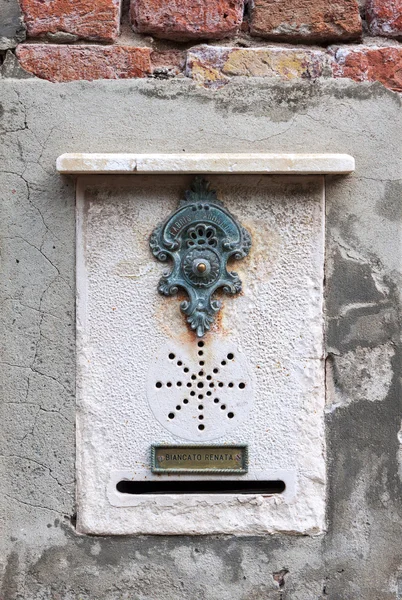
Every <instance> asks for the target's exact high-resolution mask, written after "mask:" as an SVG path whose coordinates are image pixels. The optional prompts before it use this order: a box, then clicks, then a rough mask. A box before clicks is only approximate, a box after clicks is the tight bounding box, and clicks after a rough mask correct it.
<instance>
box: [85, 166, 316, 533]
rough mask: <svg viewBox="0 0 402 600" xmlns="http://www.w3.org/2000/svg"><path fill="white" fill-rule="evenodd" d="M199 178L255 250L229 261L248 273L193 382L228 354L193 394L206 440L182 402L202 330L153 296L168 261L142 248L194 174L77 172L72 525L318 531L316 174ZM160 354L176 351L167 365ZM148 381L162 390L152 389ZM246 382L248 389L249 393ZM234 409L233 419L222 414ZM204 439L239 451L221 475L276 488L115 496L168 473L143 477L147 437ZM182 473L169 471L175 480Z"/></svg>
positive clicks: (111, 529)
mask: <svg viewBox="0 0 402 600" xmlns="http://www.w3.org/2000/svg"><path fill="white" fill-rule="evenodd" d="M207 179H208V180H209V181H210V183H211V187H212V188H214V189H216V190H217V192H218V197H219V198H220V199H221V200H222V201H223V202H224V204H225V206H226V208H227V209H229V210H230V211H231V212H232V213H233V214H234V215H235V216H236V218H237V219H238V220H239V221H240V222H241V223H242V225H244V226H245V227H246V228H247V229H248V230H249V231H250V233H251V235H252V238H253V246H252V250H251V252H250V255H249V256H248V257H247V258H246V259H244V260H242V261H237V262H235V263H234V264H233V267H232V268H233V269H234V270H236V271H237V272H238V273H239V275H240V277H241V280H242V281H243V292H242V293H241V294H240V295H239V296H237V297H230V298H229V297H227V296H225V295H222V297H221V299H222V300H223V308H222V310H221V313H220V316H219V318H218V319H217V322H216V323H215V324H214V325H213V327H212V329H211V331H210V332H209V333H208V334H207V335H206V336H205V338H204V341H205V346H204V347H203V351H204V358H205V365H204V366H203V369H205V374H204V375H199V379H197V381H204V382H206V381H207V380H206V374H207V371H208V373H209V372H213V368H214V366H215V365H217V364H218V363H221V362H222V360H225V358H224V357H225V356H226V357H227V356H228V355H229V354H230V355H231V354H233V356H234V358H233V359H230V360H229V361H228V360H227V361H226V362H227V363H229V364H226V365H222V369H223V368H224V369H225V370H222V373H218V374H215V375H216V381H215V380H214V386H215V387H214V388H213V394H211V396H208V397H207V396H206V395H205V397H204V398H203V399H202V402H203V404H205V405H207V399H208V402H209V404H208V405H207V408H205V430H204V432H205V433H204V432H200V431H199V430H198V429H197V428H196V427H192V426H191V424H190V423H191V419H193V420H195V421H196V419H197V410H198V408H197V404H195V400H194V401H192V402H193V403H192V404H191V402H189V403H188V404H186V405H184V404H183V400H184V399H185V398H186V397H187V396H186V395H184V393H183V392H182V389H183V388H184V384H186V388H187V383H188V382H191V381H194V380H191V374H192V372H193V371H194V372H195V364H196V359H197V353H196V350H197V349H198V347H197V342H198V339H197V338H196V336H195V335H194V333H193V332H191V331H190V330H189V329H188V328H187V326H186V324H185V320H184V317H183V315H182V314H181V313H180V308H179V305H180V299H182V298H175V297H173V298H166V297H162V296H160V295H159V294H158V292H157V283H158V280H159V278H160V276H161V274H162V271H163V270H164V269H166V265H162V264H160V263H158V262H157V261H156V260H155V259H154V258H153V256H152V254H151V252H150V250H149V245H148V244H149V235H150V233H151V232H152V230H153V229H154V227H155V226H156V225H157V224H159V223H160V222H161V221H163V220H164V219H165V218H166V217H167V216H168V215H169V214H170V213H171V212H172V211H173V210H174V209H175V208H176V207H177V205H178V201H179V199H181V198H183V195H184V191H185V190H186V189H188V187H189V185H190V183H191V180H192V176H188V175H181V176H158V177H155V176H152V177H151V176H141V175H138V176H137V177H136V178H135V179H133V178H131V177H122V176H103V177H102V176H98V177H96V178H94V177H87V178H80V179H79V182H78V194H77V294H78V303H77V309H78V310H77V313H78V314H77V353H78V358H77V360H78V384H77V401H78V407H77V445H78V450H77V469H78V529H79V531H81V532H87V533H94V534H141V533H144V534H152V533H155V534H207V533H227V534H231V533H235V534H239V535H248V534H257V535H263V534H265V533H275V532H294V533H301V534H306V533H307V534H312V535H313V534H318V533H320V532H322V531H323V530H324V527H325V521H324V514H325V444H324V423H323V414H324V404H325V397H324V396H325V390H324V369H323V327H322V297H323V289H322V286H323V264H324V226H323V225H324V178H323V177H320V176H315V177H306V176H304V177H300V176H299V177H279V176H275V177H273V176H238V175H232V176H231V177H227V176H224V175H219V176H217V175H214V176H212V175H211V176H208V177H207ZM170 353H171V354H174V355H175V358H174V359H169V354H170ZM178 361H180V362H182V363H183V364H182V365H177V362H178ZM184 363H186V364H188V365H189V372H188V373H184V371H183V377H181V376H180V379H179V378H178V377H177V378H176V379H175V380H174V383H175V387H174V391H172V389H171V388H173V385H172V386H171V387H170V388H168V387H167V386H166V384H167V382H168V381H171V382H172V384H173V379H174V375H175V370H176V369H178V370H180V369H181V368H183V369H184ZM184 375H185V376H186V378H185V377H184ZM188 376H189V377H190V379H188ZM218 376H219V377H221V380H222V382H223V383H224V386H223V389H224V392H225V395H224V396H223V395H222V397H221V398H219V400H220V405H222V404H225V407H226V408H225V409H224V410H223V409H221V408H219V409H217V410H218V415H219V416H216V418H214V414H215V413H214V410H215V406H216V405H215V404H214V403H213V400H214V398H215V397H216V396H217V394H218V392H219V390H221V388H219V386H218V382H219V381H220V379H218ZM158 381H161V382H162V383H163V385H164V386H165V387H163V389H164V390H165V391H166V394H164V395H159V396H158V395H157V394H156V387H155V384H156V383H157V382H158ZM177 381H181V383H182V385H181V386H177V385H176V383H177ZM208 381H211V380H208ZM230 382H233V384H234V386H233V388H229V383H230ZM241 382H245V383H246V388H245V389H246V390H247V393H246V396H244V395H243V392H244V391H245V390H244V388H243V389H240V388H239V383H241ZM235 386H237V387H236V388H235ZM234 388H235V389H236V392H235V393H233V394H230V389H234ZM187 389H193V388H187ZM197 389H198V388H197ZM204 389H206V388H204ZM208 389H209V388H208ZM211 389H212V388H211ZM240 392H241V393H240ZM222 394H223V392H222ZM196 401H197V402H198V398H196ZM176 403H177V404H176ZM180 403H181V408H180V410H179V411H176V412H178V413H180V419H181V420H180V419H179V415H178V414H176V415H175V417H174V419H173V420H172V419H169V417H168V415H169V412H171V411H173V412H175V406H177V405H179V404H180ZM229 403H231V404H230V412H233V413H234V417H233V418H229V417H228V416H227V414H228V412H229ZM187 408H188V411H187V414H186V416H184V417H182V415H183V414H184V409H187ZM207 415H208V417H207ZM203 440H205V442H206V443H215V444H221V445H223V444H225V443H227V444H248V446H249V471H248V473H247V474H246V475H231V476H227V475H226V476H225V478H226V479H227V478H229V479H239V480H242V479H246V480H247V479H250V480H263V479H266V478H269V479H273V480H277V479H281V480H282V481H284V482H285V484H286V490H285V492H284V493H282V494H271V495H269V494H268V495H258V494H235V493H232V494H195V495H190V494H170V495H161V494H152V495H141V496H139V495H127V494H122V493H120V492H118V491H117V490H116V484H117V483H118V481H119V480H120V478H121V479H129V480H130V479H131V480H133V481H139V480H145V479H159V480H160V479H161V478H162V479H166V478H168V477H169V476H167V475H162V476H161V475H153V474H152V473H151V471H150V447H151V444H154V443H161V444H186V443H187V444H188V443H198V444H199V443H202V442H203ZM210 440H212V442H211V441H210ZM191 477H192V476H190V475H181V476H177V475H175V476H173V475H171V476H170V477H169V480H170V481H172V480H174V479H186V480H191ZM200 477H201V476H197V479H198V480H199V479H200ZM203 477H205V478H208V479H216V478H219V477H218V476H216V475H208V476H203Z"/></svg>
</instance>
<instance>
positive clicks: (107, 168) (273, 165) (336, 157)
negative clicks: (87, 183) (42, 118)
mask: <svg viewBox="0 0 402 600" xmlns="http://www.w3.org/2000/svg"><path fill="white" fill-rule="evenodd" d="M56 167H57V170H58V171H59V173H71V174H81V175H82V174H91V173H97V174H100V173H115V174H117V173H122V174H125V173H126V174H128V173H131V174H134V175H136V174H138V173H140V174H141V173H143V174H144V173H154V174H157V173H158V174H167V173H237V174H239V173H244V174H249V173H270V174H281V173H286V174H295V173H301V174H303V175H309V174H321V175H324V174H330V173H332V174H344V175H345V174H347V173H352V172H353V171H354V170H355V160H354V158H353V157H352V156H350V155H349V154H326V153H325V154H324V153H323V154H282V153H278V154H264V153H262V152H259V153H244V154H229V153H221V154H212V153H208V154H183V153H182V154H121V153H119V154H104V153H93V154H90V153H87V154H85V153H78V152H77V153H70V154H62V155H61V156H59V157H58V159H57V163H56Z"/></svg>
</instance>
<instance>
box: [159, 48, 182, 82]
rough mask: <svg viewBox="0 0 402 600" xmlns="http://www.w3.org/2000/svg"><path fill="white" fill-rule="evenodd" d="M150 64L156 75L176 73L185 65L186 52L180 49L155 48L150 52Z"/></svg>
mask: <svg viewBox="0 0 402 600" xmlns="http://www.w3.org/2000/svg"><path fill="white" fill-rule="evenodd" d="M151 64H152V72H153V74H154V75H156V76H160V77H163V76H164V75H165V76H166V77H169V76H174V75H178V74H179V73H182V72H183V71H184V67H185V66H186V53H185V52H184V51H181V50H160V51H158V50H155V51H153V52H152V53H151Z"/></svg>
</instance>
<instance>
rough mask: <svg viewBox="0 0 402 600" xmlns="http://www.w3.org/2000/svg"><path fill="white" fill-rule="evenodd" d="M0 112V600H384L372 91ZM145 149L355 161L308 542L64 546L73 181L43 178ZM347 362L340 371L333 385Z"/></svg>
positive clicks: (16, 97)
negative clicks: (83, 155)
mask: <svg viewBox="0 0 402 600" xmlns="http://www.w3.org/2000/svg"><path fill="white" fill-rule="evenodd" d="M0 101H1V105H2V111H0V112H1V113H2V119H1V123H2V127H3V128H4V135H3V139H4V143H3V146H2V150H1V151H2V153H3V156H2V159H1V162H0V164H1V169H2V184H1V188H0V189H1V190H2V195H3V202H2V205H1V206H2V218H1V220H0V223H1V240H2V241H1V244H2V268H3V273H2V283H1V295H2V302H3V310H2V314H1V319H2V326H3V328H4V330H5V332H6V345H5V349H6V351H5V356H4V358H3V359H2V360H3V361H4V362H3V365H2V366H3V372H2V378H1V379H2V383H3V385H4V393H3V394H2V395H3V397H4V398H5V401H6V403H5V408H4V416H3V418H2V423H3V425H4V426H5V432H4V434H3V436H1V439H2V443H3V445H4V448H3V450H2V454H3V455H4V458H3V459H2V460H3V464H4V473H5V474H6V475H7V479H6V484H5V490H6V491H5V495H4V498H3V499H2V502H3V504H4V506H3V511H2V515H3V517H2V518H4V524H3V531H4V534H3V539H2V543H3V548H2V551H1V554H2V557H3V558H4V578H3V583H2V587H1V588H0V589H1V593H0V597H1V598H2V599H3V600H16V599H24V600H45V599H46V600H48V599H49V600H50V599H51V598H52V599H56V598H57V599H63V600H73V599H78V598H80V599H81V600H89V599H90V600H117V599H119V600H121V599H128V598H130V600H132V599H133V598H136V599H137V598H138V599H141V600H142V599H145V598H146V599H149V600H151V599H152V600H162V599H163V600H170V599H172V600H173V599H174V600H180V599H183V600H184V599H188V598H197V599H198V598H200V599H205V600H215V599H216V600H218V599H219V600H225V599H228V600H229V599H231V600H253V599H255V600H262V599H264V600H267V599H275V598H276V599H277V600H288V599H291V600H317V598H320V599H321V600H324V598H331V600H338V599H342V600H349V599H350V600H352V599H353V600H356V599H361V600H380V599H381V600H388V599H389V600H390V599H395V598H397V597H398V587H399V590H400V589H401V584H400V583H399V584H398V579H400V573H401V569H402V551H401V547H400V539H401V535H402V527H401V525H402V510H401V503H400V493H401V484H400V480H399V478H398V462H397V456H398V449H399V442H398V438H397V433H398V431H399V430H400V428H401V407H400V397H401V395H400V390H398V387H397V386H398V379H397V377H398V369H399V365H400V349H398V342H399V325H398V321H397V318H398V317H397V311H398V303H397V302H398V296H397V290H398V289H399V290H400V281H401V277H400V271H401V268H400V264H401V261H400V253H401V252H400V248H401V223H400V220H399V216H398V210H399V204H398V201H397V200H396V198H398V195H397V191H396V190H397V189H398V187H397V186H398V185H399V184H400V180H401V179H402V172H401V163H400V158H399V156H400V140H401V138H402V136H401V119H400V99H399V97H398V96H397V95H396V94H393V93H391V92H387V91H386V90H385V89H383V88H382V87H381V86H380V85H377V84H375V85H365V84H362V85H356V84H351V83H349V82H337V83H333V82H332V83H325V84H324V83H317V84H315V85H311V83H308V82H306V83H303V82H296V83H294V84H282V83H278V82H277V81H274V82H272V81H265V82H262V81H250V80H248V81H247V82H245V81H243V80H242V79H240V78H239V80H238V81H236V82H234V81H232V82H231V83H230V84H228V85H227V86H226V88H224V89H223V90H221V91H220V92H218V93H213V92H210V91H206V90H200V89H197V88H196V87H194V86H193V85H192V84H191V83H189V82H185V81H174V82H165V83H157V82H154V81H136V82H96V83H81V82H80V83H74V84H49V83H46V82H41V81H37V80H26V81H21V82H18V81H15V80H14V81H13V80H8V81H3V86H2V90H1V100H0ZM161 146H162V147H163V149H164V151H165V152H177V151H194V152H196V151H198V152H203V151H205V148H208V149H209V150H210V151H221V152H225V151H231V152H236V151H238V152H243V151H253V152H258V151H264V152H270V151H271V152H275V151H283V152H286V151H287V152H298V151H299V152H325V151H326V152H347V153H349V154H351V155H353V156H355V158H356V162H357V171H356V173H355V174H354V175H353V176H350V177H348V178H338V177H334V178H332V179H328V181H327V199H326V201H327V207H328V220H327V255H328V267H327V278H326V285H327V298H328V303H327V304H328V316H329V319H328V333H327V348H328V352H329V359H328V362H329V363H331V365H332V368H329V369H328V396H329V397H328V407H329V408H328V415H327V443H328V455H329V467H328V468H329V471H328V472H329V483H330V486H329V496H328V533H327V534H326V535H325V536H320V537H316V538H308V537H296V536H286V535H283V536H273V537H267V538H247V537H243V538H234V537H231V538H226V537H221V538H216V537H202V538H189V537H170V538H167V537H145V538H129V537H120V538H94V537H85V536H77V535H76V534H75V532H74V518H73V515H74V512H75V507H74V418H75V408H74V373H75V365H74V298H75V286H74V244H75V234H74V183H73V181H72V180H70V179H68V178H62V177H60V176H58V175H57V174H56V173H55V167H54V165H55V160H56V157H57V156H58V155H60V154H61V153H63V152H69V151H70V152H73V151H85V152H91V151H92V152H95V151H108V152H113V151H115V152H118V151H120V152H123V151H130V150H131V151H134V150H135V151H136V152H158V151H160V148H161ZM348 273H350V276H348ZM379 352H383V356H385V357H388V359H389V364H390V365H391V369H392V377H391V380H390V378H389V372H388V371H387V372H386V374H385V376H384V378H383V379H382V380H381V381H380V382H379V384H380V385H381V390H382V393H381V394H380V395H379V396H378V398H375V397H374V398H373V397H370V398H366V397H362V391H361V389H362V388H361V370H362V369H363V368H366V365H367V360H368V358H367V357H368V356H370V355H371V354H373V353H374V355H376V354H375V353H379ZM345 356H347V357H348V359H349V360H350V361H352V365H354V366H355V369H353V368H349V369H347V370H345V369H346V367H345V365H344V364H342V362H341V361H342V359H343V360H344V359H345ZM337 363H338V366H337ZM368 364H371V363H368ZM339 365H340V366H342V367H343V369H342V368H339ZM353 371H355V373H356V375H355V376H353ZM333 373H335V374H336V376H335V378H334V379H333V378H332V377H333ZM346 374H347V378H346V379H345V377H346ZM373 375H374V374H373ZM365 376H366V377H368V375H365ZM345 382H346V384H345ZM334 388H335V389H334ZM340 394H341V402H340V401H339V395H340ZM6 440H7V442H6ZM281 571H283V575H281V576H278V575H275V578H274V574H278V573H280V572H281ZM285 571H289V572H288V573H286V574H285ZM282 584H283V585H282ZM280 585H282V587H280Z"/></svg>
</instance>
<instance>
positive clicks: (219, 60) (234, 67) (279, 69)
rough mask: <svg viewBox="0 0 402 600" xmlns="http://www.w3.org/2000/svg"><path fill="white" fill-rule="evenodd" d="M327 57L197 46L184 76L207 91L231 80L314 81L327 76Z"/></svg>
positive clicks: (291, 51)
mask: <svg viewBox="0 0 402 600" xmlns="http://www.w3.org/2000/svg"><path fill="white" fill-rule="evenodd" d="M330 60H331V59H330V57H329V56H328V55H327V54H326V53H325V52H323V51H321V50H310V49H308V48H307V49H306V48H284V47H277V46H275V47H271V48H269V47H268V48H222V47H218V46H199V47H198V48H194V49H192V50H190V51H189V52H188V58H187V75H188V76H190V77H192V78H193V79H195V80H196V81H197V82H199V83H201V84H203V85H205V86H207V87H212V88H214V87H221V86H222V85H225V83H227V82H228V81H229V79H230V77H232V76H243V77H280V78H282V79H296V78H301V79H316V78H317V77H323V76H326V75H329V76H331V67H330Z"/></svg>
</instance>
